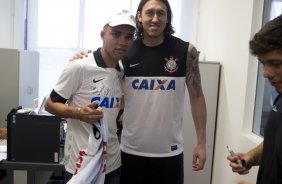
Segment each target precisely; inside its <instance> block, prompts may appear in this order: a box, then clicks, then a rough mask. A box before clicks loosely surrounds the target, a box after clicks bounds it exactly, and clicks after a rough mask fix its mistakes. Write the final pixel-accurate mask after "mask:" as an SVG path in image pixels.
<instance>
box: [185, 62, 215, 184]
mask: <svg viewBox="0 0 282 184" xmlns="http://www.w3.org/2000/svg"><path fill="white" fill-rule="evenodd" d="M199 66H200V72H201V79H202V88H203V92H204V95H205V99H206V105H207V130H206V132H207V144H206V145H207V146H206V153H207V161H206V164H205V168H204V169H203V170H202V171H193V170H192V158H193V149H194V147H195V144H196V132H195V127H194V121H193V119H192V114H191V109H190V105H189V104H190V103H189V97H188V92H187V93H186V95H185V102H186V103H185V108H184V117H183V139H184V184H208V183H211V177H212V166H213V153H214V141H215V140H214V138H215V130H216V114H217V104H218V87H219V78H220V76H219V74H220V64H219V63H213V62H201V63H200V65H199ZM186 112H189V113H186Z"/></svg>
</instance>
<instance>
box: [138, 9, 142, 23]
mask: <svg viewBox="0 0 282 184" xmlns="http://www.w3.org/2000/svg"><path fill="white" fill-rule="evenodd" d="M137 18H138V21H139V22H142V18H141V12H140V11H138V12H137Z"/></svg>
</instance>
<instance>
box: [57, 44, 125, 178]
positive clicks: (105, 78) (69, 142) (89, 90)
mask: <svg viewBox="0 0 282 184" xmlns="http://www.w3.org/2000/svg"><path fill="white" fill-rule="evenodd" d="M95 54H96V55H95V59H94V57H93V54H92V53H91V54H89V55H88V57H86V58H84V59H82V60H76V61H73V62H70V63H69V64H68V65H67V66H66V68H65V69H64V71H63V73H62V75H61V77H60V79H59V81H58V83H57V85H56V86H55V88H54V91H55V92H56V93H58V94H59V95H60V96H61V97H63V98H65V99H68V100H69V101H68V102H69V105H71V106H74V107H80V106H83V105H86V104H89V103H91V102H97V103H99V106H100V107H102V108H103V113H104V116H106V117H107V119H108V124H109V127H108V132H109V137H108V145H107V171H106V173H109V172H111V171H113V170H115V169H117V168H119V167H120V166H121V160H120V149H119V142H118V138H117V134H116V131H117V127H116V117H117V114H118V111H119V106H120V98H121V95H122V90H121V77H122V74H121V72H119V71H117V70H116V69H115V68H104V67H100V65H99V66H98V65H97V63H102V65H105V64H104V62H103V60H102V57H101V55H100V52H99V50H98V51H95ZM96 56H97V57H96ZM67 122H68V124H67V125H68V126H67V134H66V142H65V158H64V164H65V167H66V170H67V171H68V172H70V173H74V172H75V164H76V162H77V156H78V153H79V151H80V150H83V149H86V147H87V142H88V137H89V134H90V131H91V130H92V125H90V124H88V123H85V122H82V121H79V120H77V119H68V120H67Z"/></svg>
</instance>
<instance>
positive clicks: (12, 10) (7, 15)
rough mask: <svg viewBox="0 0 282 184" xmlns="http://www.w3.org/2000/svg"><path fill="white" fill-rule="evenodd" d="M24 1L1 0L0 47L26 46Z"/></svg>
mask: <svg viewBox="0 0 282 184" xmlns="http://www.w3.org/2000/svg"><path fill="white" fill-rule="evenodd" d="M23 19H24V1H23V0H1V1H0V26H1V29H0V48H17V49H23V48H24V44H23V43H24V20H23Z"/></svg>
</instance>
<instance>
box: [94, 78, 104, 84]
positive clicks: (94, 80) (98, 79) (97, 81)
mask: <svg viewBox="0 0 282 184" xmlns="http://www.w3.org/2000/svg"><path fill="white" fill-rule="evenodd" d="M101 80H103V79H98V80H95V79H94V80H93V82H94V83H96V82H99V81H101Z"/></svg>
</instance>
